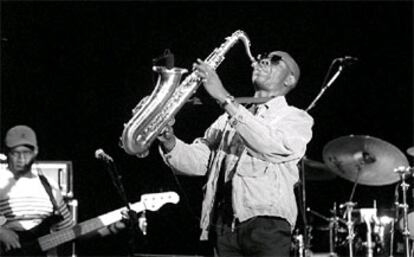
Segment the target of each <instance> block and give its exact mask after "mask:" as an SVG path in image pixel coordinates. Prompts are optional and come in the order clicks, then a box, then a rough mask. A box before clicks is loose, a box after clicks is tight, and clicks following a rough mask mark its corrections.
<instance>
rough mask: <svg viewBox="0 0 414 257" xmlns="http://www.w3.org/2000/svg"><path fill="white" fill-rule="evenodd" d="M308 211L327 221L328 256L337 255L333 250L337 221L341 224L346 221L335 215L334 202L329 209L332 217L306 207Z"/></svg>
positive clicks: (335, 240)
mask: <svg viewBox="0 0 414 257" xmlns="http://www.w3.org/2000/svg"><path fill="white" fill-rule="evenodd" d="M307 211H308V212H310V213H312V214H313V215H315V216H316V217H318V218H321V219H322V220H325V221H327V222H328V224H329V225H328V230H329V256H330V257H337V256H338V254H337V253H336V251H335V245H336V243H337V242H338V230H339V223H342V224H343V225H347V222H346V221H345V220H343V219H341V218H340V217H338V216H337V211H336V203H334V205H333V208H332V210H330V211H331V214H332V215H333V216H332V217H327V216H325V215H323V214H321V213H319V212H317V211H314V210H312V209H310V208H308V209H307Z"/></svg>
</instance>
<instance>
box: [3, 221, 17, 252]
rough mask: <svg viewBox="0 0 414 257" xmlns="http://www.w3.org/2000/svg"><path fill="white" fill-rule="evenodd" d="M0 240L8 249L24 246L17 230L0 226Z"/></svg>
mask: <svg viewBox="0 0 414 257" xmlns="http://www.w3.org/2000/svg"><path fill="white" fill-rule="evenodd" d="M0 242H1V243H2V245H4V248H5V250H6V251H10V250H12V249H16V248H21V247H22V246H21V245H20V242H19V236H18V235H17V234H16V232H14V231H13V230H10V229H7V228H3V227H0Z"/></svg>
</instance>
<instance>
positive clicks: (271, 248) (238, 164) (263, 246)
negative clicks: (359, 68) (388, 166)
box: [158, 51, 313, 256]
mask: <svg viewBox="0 0 414 257" xmlns="http://www.w3.org/2000/svg"><path fill="white" fill-rule="evenodd" d="M193 68H194V70H195V71H196V72H197V73H198V75H199V76H200V78H201V79H202V82H203V86H204V88H205V89H206V91H207V92H208V93H209V94H210V96H211V97H213V98H214V99H215V100H216V101H217V102H218V104H219V105H220V106H221V107H222V108H223V109H224V111H225V113H224V114H222V115H221V116H220V117H218V118H217V120H215V121H214V122H213V124H212V125H211V126H210V127H209V128H208V129H207V130H206V131H205V133H204V136H203V137H201V138H197V139H195V140H194V142H193V143H191V144H188V143H185V142H183V141H182V140H180V139H178V138H177V137H175V135H174V133H173V129H172V127H171V126H170V125H169V126H167V127H166V128H165V129H164V131H163V133H162V134H161V135H160V136H159V137H158V139H159V140H160V142H161V147H160V152H161V154H162V156H163V159H164V161H165V162H166V164H167V165H168V166H169V167H171V168H172V169H173V171H174V172H175V173H177V174H183V175H192V176H194V175H198V176H207V182H206V186H205V187H204V190H205V191H204V200H203V203H202V215H201V220H200V226H201V229H202V234H201V239H202V240H205V239H207V238H209V239H210V240H212V242H213V243H214V246H215V252H216V253H217V254H218V255H219V256H289V251H290V245H291V232H292V230H293V227H294V225H295V222H296V218H297V205H296V199H295V195H294V191H293V188H294V185H295V183H296V182H297V181H298V179H299V172H298V168H297V163H298V161H299V160H300V159H301V158H302V157H303V155H304V154H305V150H306V145H307V143H308V142H309V141H310V140H311V137H312V130H311V128H312V125H313V119H312V117H310V116H309V115H308V114H307V113H306V112H305V111H303V110H300V109H297V108H295V107H293V106H290V105H288V103H287V102H286V99H285V96H286V94H288V93H289V92H290V91H291V90H292V89H294V88H295V86H296V84H297V82H298V79H299V76H300V70H299V67H298V65H297V63H296V62H295V60H294V59H293V58H292V57H291V56H290V55H289V54H288V53H286V52H282V51H274V52H272V53H270V54H269V55H267V56H265V57H264V58H260V59H259V60H258V61H257V62H253V63H252V68H253V72H252V82H253V83H252V84H253V87H254V90H255V92H254V98H268V99H269V100H268V101H266V102H264V103H261V104H258V105H257V106H256V108H250V109H247V108H246V107H244V106H242V105H241V104H239V103H237V102H236V101H235V100H234V97H233V96H232V95H231V94H230V93H229V92H228V91H227V90H226V88H225V87H224V86H223V84H222V82H221V80H220V78H219V76H218V75H217V73H216V72H215V70H214V69H212V67H211V66H209V65H208V64H207V63H205V62H203V61H202V60H200V59H197V62H196V63H194V65H193ZM253 109H254V110H253Z"/></svg>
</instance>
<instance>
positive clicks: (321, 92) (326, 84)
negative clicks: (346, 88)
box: [305, 58, 344, 112]
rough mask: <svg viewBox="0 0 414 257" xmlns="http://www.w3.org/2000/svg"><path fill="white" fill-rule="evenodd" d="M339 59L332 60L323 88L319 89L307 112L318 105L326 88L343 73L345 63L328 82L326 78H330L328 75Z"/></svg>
mask: <svg viewBox="0 0 414 257" xmlns="http://www.w3.org/2000/svg"><path fill="white" fill-rule="evenodd" d="M337 61H339V59H338V58H336V59H334V60H333V61H332V62H331V65H329V69H328V72H327V73H326V76H325V79H324V82H323V83H322V88H321V91H319V94H318V95H317V96H316V97H315V99H314V100H313V101H312V103H311V104H310V105H309V106H308V108H306V110H305V111H306V112H309V111H310V110H311V109H312V108H313V107H315V105H316V102H317V101H318V100H319V98H321V96H322V95H323V94H324V93H325V91H326V89H328V88H329V87H330V86H331V85H332V83H333V82H334V81H335V80H336V79H337V78H338V76H339V75H340V74H341V72H342V70H343V69H344V65H343V64H340V65H339V66H338V70H337V71H336V72H335V74H334V75H333V76H332V78H331V79H330V80H329V81H328V82H327V83H326V80H327V78H328V75H329V74H330V73H331V70H332V67H333V65H334V64H335V63H336V62H337Z"/></svg>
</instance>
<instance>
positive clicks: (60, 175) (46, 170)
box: [33, 161, 73, 198]
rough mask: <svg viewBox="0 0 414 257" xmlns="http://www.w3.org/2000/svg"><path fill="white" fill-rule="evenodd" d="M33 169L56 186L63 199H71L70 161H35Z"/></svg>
mask: <svg viewBox="0 0 414 257" xmlns="http://www.w3.org/2000/svg"><path fill="white" fill-rule="evenodd" d="M33 168H34V169H35V170H38V171H40V172H41V173H42V174H43V175H45V176H46V177H47V178H48V179H49V180H51V181H53V182H54V183H55V184H56V185H58V187H59V189H60V191H61V192H62V195H63V197H64V198H73V169H72V162H71V161H37V162H35V163H34V164H33Z"/></svg>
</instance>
